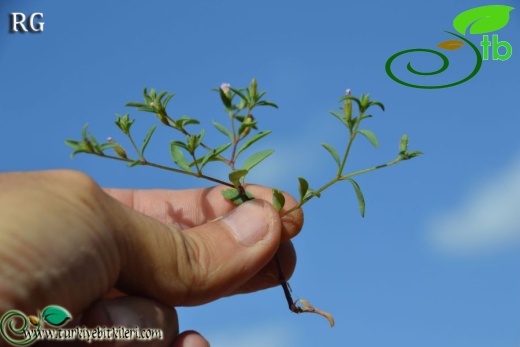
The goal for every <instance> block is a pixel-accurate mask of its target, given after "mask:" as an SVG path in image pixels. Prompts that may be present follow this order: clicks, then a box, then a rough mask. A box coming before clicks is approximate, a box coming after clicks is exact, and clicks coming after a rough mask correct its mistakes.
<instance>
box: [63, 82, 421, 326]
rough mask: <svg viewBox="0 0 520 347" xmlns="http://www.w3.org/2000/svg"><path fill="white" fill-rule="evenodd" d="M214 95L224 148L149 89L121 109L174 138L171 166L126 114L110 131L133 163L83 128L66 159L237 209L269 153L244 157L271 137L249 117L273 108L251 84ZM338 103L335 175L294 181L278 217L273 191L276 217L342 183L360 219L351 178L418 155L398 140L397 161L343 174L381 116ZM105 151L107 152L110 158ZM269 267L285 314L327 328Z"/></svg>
mask: <svg viewBox="0 0 520 347" xmlns="http://www.w3.org/2000/svg"><path fill="white" fill-rule="evenodd" d="M214 90H215V91H216V92H217V93H218V94H219V96H220V99H221V101H222V103H223V105H224V109H225V111H226V113H227V116H228V124H229V125H228V126H226V125H223V124H221V122H217V121H213V126H214V127H215V128H216V129H217V130H218V131H219V132H220V133H222V134H223V135H224V138H225V141H224V143H222V144H218V145H216V146H213V145H209V144H207V143H205V142H204V136H205V130H204V129H201V130H200V131H198V132H192V131H191V130H189V129H191V128H192V127H195V126H196V125H199V124H200V122H199V120H197V119H194V118H190V117H188V116H182V117H180V118H177V119H174V118H172V117H171V116H170V115H169V114H168V113H167V110H166V108H167V105H168V103H169V102H170V100H171V99H172V97H173V96H174V94H172V93H168V92H167V91H163V92H161V93H157V92H156V91H155V90H154V89H151V90H150V91H148V90H147V89H146V88H145V89H144V91H143V96H144V102H130V103H128V104H127V106H130V107H135V108H137V110H138V111H143V112H149V113H152V114H155V115H156V117H157V118H158V119H159V121H160V123H161V124H163V125H164V126H166V127H168V128H171V129H172V130H173V131H174V132H176V133H177V134H180V135H181V139H180V140H179V139H178V138H179V137H178V136H176V137H175V139H174V140H171V142H170V145H169V151H170V155H171V158H172V160H173V162H174V163H175V166H168V165H163V164H159V163H154V162H151V161H149V160H147V159H146V157H145V150H146V148H147V146H148V143H149V142H150V139H151V137H152V136H153V134H154V132H155V130H156V128H157V125H154V126H153V127H151V128H150V130H149V131H148V133H147V134H146V136H145V138H144V140H143V142H142V144H141V146H140V147H138V146H137V144H136V142H135V140H134V138H133V136H132V134H131V127H132V125H133V124H134V121H135V119H130V116H129V114H125V115H124V116H121V115H118V114H117V115H116V125H117V127H118V128H119V129H120V130H121V131H122V132H123V134H124V135H125V136H126V137H127V138H128V141H129V144H130V145H131V147H132V148H133V151H134V152H135V155H134V157H130V156H129V155H128V152H127V151H126V150H125V149H124V147H123V146H122V145H121V144H119V143H118V142H116V141H115V140H114V139H112V138H108V140H107V142H105V143H99V142H98V141H97V140H96V138H95V137H94V135H92V134H90V133H87V125H85V126H84V127H83V131H82V138H81V140H79V141H74V140H67V141H66V144H67V145H68V146H70V147H71V148H72V149H73V150H74V152H73V153H72V155H75V154H77V153H90V154H94V155H98V156H101V157H105V158H110V159H115V160H119V161H124V162H127V163H128V166H130V167H133V166H137V165H142V166H152V167H156V168H159V169H163V170H168V171H172V172H176V173H179V174H183V175H190V176H194V177H197V178H202V179H205V180H209V181H212V182H215V183H218V184H221V185H224V186H227V187H228V188H227V189H225V190H223V191H222V195H223V197H224V198H225V199H227V200H229V201H231V202H233V203H234V204H235V205H239V204H241V203H243V202H245V201H247V200H250V199H254V196H253V194H251V192H249V191H247V186H246V178H247V175H248V174H249V173H250V172H251V171H252V170H253V169H254V168H255V167H256V166H257V165H259V164H260V163H261V162H263V161H264V160H265V159H267V158H268V157H269V156H270V155H271V154H272V153H273V152H274V150H272V149H269V150H263V151H259V152H255V153H253V154H248V155H247V156H246V153H248V152H250V150H251V147H253V145H255V144H256V143H257V142H258V141H260V140H262V139H264V138H265V137H266V136H268V135H269V134H270V133H271V131H266V130H264V131H258V123H259V119H260V118H261V117H258V116H254V115H253V110H254V111H255V114H257V111H258V112H259V110H260V108H261V107H274V108H278V106H277V105H276V104H274V103H272V102H270V101H268V100H264V99H263V98H264V96H265V92H264V91H262V92H259V91H258V87H257V82H256V80H255V79H253V80H252V81H251V83H250V84H249V86H248V87H246V88H239V89H235V88H233V87H231V86H230V85H229V84H226V83H223V84H222V85H221V86H220V88H217V89H214ZM340 102H341V107H340V110H339V112H336V111H332V112H331V114H332V115H333V116H334V117H336V118H337V119H338V120H339V121H340V122H341V123H342V124H343V125H344V126H345V127H346V129H347V131H348V132H347V134H348V136H347V140H346V145H345V148H344V150H343V151H342V152H340V153H342V154H341V155H340V154H339V153H338V151H337V150H336V149H335V148H334V147H332V146H331V145H329V144H327V143H323V144H322V146H323V147H324V148H325V149H326V151H328V152H329V154H330V155H331V157H332V159H333V160H334V161H335V163H336V164H337V171H336V172H335V173H333V174H331V177H330V180H329V181H328V182H327V183H326V184H324V185H323V186H321V187H318V188H311V186H310V185H309V183H308V181H307V180H306V179H305V178H303V177H298V190H299V200H298V204H297V205H296V206H294V207H292V208H290V209H288V210H286V211H284V212H281V211H282V208H283V207H284V204H285V198H284V195H283V194H282V193H281V191H280V190H278V189H275V188H273V189H272V203H273V206H274V207H275V208H276V210H277V211H279V212H280V216H281V217H283V216H286V215H288V214H290V213H292V212H294V211H296V210H298V209H300V208H301V207H302V206H303V205H305V204H306V203H307V202H309V201H310V200H312V199H313V198H315V197H318V198H319V197H320V196H321V194H322V193H323V192H324V191H325V190H327V189H328V188H330V187H331V186H333V185H334V184H335V183H338V182H340V181H348V182H350V183H351V184H352V186H353V188H354V192H355V194H356V196H357V199H358V202H359V208H360V212H361V215H362V216H364V214H365V200H364V197H363V193H362V191H361V188H360V187H359V185H358V183H357V182H356V181H355V180H354V179H353V177H354V176H357V175H360V174H363V173H367V172H370V171H374V170H378V169H381V168H384V167H388V166H391V165H394V164H397V163H398V162H400V161H403V160H408V159H411V158H414V157H416V156H418V155H420V154H421V152H419V151H412V152H409V151H408V137H407V136H406V135H403V137H402V138H401V141H400V146H399V152H398V155H397V157H396V158H395V159H394V160H392V161H389V162H387V163H384V164H381V165H376V166H373V167H370V168H366V169H363V170H359V171H355V172H350V173H345V168H346V164H347V160H348V157H349V155H350V151H351V148H352V145H353V142H354V140H355V139H356V138H357V136H358V135H362V136H364V137H365V138H366V139H367V140H368V141H370V143H371V144H372V145H374V146H375V147H378V146H379V143H378V140H377V137H376V135H375V134H374V133H373V132H372V131H370V130H366V129H360V125H361V123H362V122H363V121H364V120H365V119H368V118H370V117H372V115H370V114H368V113H367V111H368V110H369V109H370V108H371V107H372V106H377V107H379V108H380V109H382V110H383V111H384V106H383V104H382V103H380V102H377V101H372V100H370V98H369V95H362V96H361V97H360V98H356V97H354V96H352V95H350V90H347V92H346V95H344V96H342V97H341V98H340ZM353 105H356V106H357V111H358V112H357V115H354V113H353ZM110 151H113V154H112V153H111V152H110ZM243 157H245V159H243ZM213 162H220V163H222V164H224V165H227V166H228V167H229V174H228V177H225V178H222V177H214V176H213V175H212V174H211V173H209V172H208V168H209V167H210V163H213ZM239 163H240V164H239ZM275 261H276V264H277V266H278V274H277V275H276V277H277V278H278V280H279V282H280V285H281V286H282V288H283V290H284V294H285V297H286V299H287V302H288V305H289V309H290V310H291V311H292V312H295V313H302V312H314V313H318V314H321V315H323V316H325V317H326V318H327V319H328V320H329V322H330V324H331V326H333V325H334V320H333V318H332V316H331V315H330V314H328V313H326V312H323V311H321V310H318V309H316V308H314V307H313V306H312V305H311V304H310V303H309V302H308V301H307V300H304V299H298V300H296V301H295V300H293V298H292V296H291V289H290V286H289V284H288V283H287V281H286V278H285V275H284V274H283V271H282V269H281V266H280V261H279V259H278V254H277V255H276V256H275Z"/></svg>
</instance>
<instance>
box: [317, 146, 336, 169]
mask: <svg viewBox="0 0 520 347" xmlns="http://www.w3.org/2000/svg"><path fill="white" fill-rule="evenodd" d="M321 145H322V146H323V147H324V148H325V149H326V150H327V151H329V153H330V154H331V155H332V158H334V160H335V161H336V164H338V167H339V166H341V162H340V160H339V155H338V152H337V151H336V149H335V148H334V147H332V146H331V145H329V144H327V143H322V144H321Z"/></svg>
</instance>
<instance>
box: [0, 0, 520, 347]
mask: <svg viewBox="0 0 520 347" xmlns="http://www.w3.org/2000/svg"><path fill="white" fill-rule="evenodd" d="M490 4H501V5H508V6H512V7H515V8H516V9H515V10H513V11H511V12H510V20H509V23H508V24H507V26H505V27H504V28H502V29H500V30H499V31H497V32H493V33H490V35H491V34H498V36H499V40H501V41H507V42H509V44H510V45H511V46H512V48H513V54H512V56H511V57H510V58H509V59H508V60H506V61H494V60H491V59H489V60H487V61H483V63H482V67H481V69H480V71H479V72H478V74H477V75H476V76H475V77H473V78H472V79H471V80H469V81H467V82H465V83H463V84H460V85H458V86H454V87H450V88H444V89H418V88H411V87H406V86H403V85H401V84H398V83H396V82H395V81H393V80H392V79H391V78H390V77H389V76H388V75H387V74H386V72H385V63H386V61H387V59H388V58H389V57H390V56H392V55H393V54H395V53H397V52H399V51H402V50H406V49H411V48H429V49H435V47H436V45H437V44H438V43H440V42H442V41H446V40H450V39H454V37H453V36H451V35H449V34H447V33H445V32H444V30H447V31H453V32H454V31H455V30H454V29H453V26H452V21H453V19H454V18H455V17H456V16H457V14H459V13H461V12H463V11H465V10H469V9H471V8H474V7H478V6H484V5H490ZM12 12H24V13H27V14H30V13H34V12H42V13H43V15H44V17H43V19H42V21H43V22H45V25H44V31H43V32H41V33H24V34H22V33H9V23H8V19H9V17H8V14H9V13H12ZM466 36H467V37H468V38H469V40H470V41H471V42H473V43H474V44H475V45H476V46H477V47H478V48H479V49H480V46H479V42H480V41H481V39H482V35H469V34H467V35H466ZM519 50H520V2H519V1H518V0H503V1H501V2H500V3H489V2H486V1H482V0H474V1H469V0H462V1H457V2H453V1H448V0H439V1H430V2H417V1H411V0H396V1H347V0H344V1H337V0H331V1H307V0H300V1H274V0H265V1H262V2H259V1H254V2H253V1H243V0H242V1H238V0H222V1H208V0H205V1H165V0H149V1H136V0H125V1H122V0H113V1H99V0H89V1H84V0H76V1H56V0H38V1H36V0H2V1H1V2H0V95H1V98H2V102H1V103H0V115H1V117H2V123H1V124H0V148H1V149H0V153H1V154H2V161H1V163H0V170H1V171H25V170H42V169H57V168H68V169H75V170H82V171H84V172H86V173H88V174H89V175H91V176H92V177H93V178H94V179H95V180H96V181H97V182H98V183H99V184H101V185H102V186H111V187H125V188H129V187H133V188H168V189H182V188H188V187H197V186H200V185H207V183H203V182H199V181H197V180H195V179H192V178H189V177H188V178H184V177H179V176H178V175H177V176H176V175H173V176H172V174H171V173H166V172H160V171H157V170H154V169H151V168H146V167H136V168H132V169H130V168H127V167H126V166H125V165H124V164H122V163H118V162H111V161H109V160H104V159H101V158H97V157H90V156H87V155H78V156H77V157H76V158H75V159H74V160H70V158H69V154H70V150H69V148H67V147H66V146H65V145H64V140H65V139H67V138H78V137H79V135H80V130H81V127H82V126H83V124H85V123H87V122H88V123H90V130H91V131H92V132H93V133H94V134H95V135H97V137H98V138H99V139H103V138H106V137H107V136H112V137H114V138H116V140H121V142H123V143H124V139H123V138H122V135H121V134H120V133H118V132H117V129H116V128H115V126H114V123H113V121H114V119H115V118H114V114H115V113H125V112H131V115H132V116H135V117H137V121H136V124H135V125H134V127H135V128H139V129H140V130H139V131H138V134H141V136H142V135H144V133H145V132H146V130H147V129H148V127H150V126H151V124H154V121H155V118H154V117H153V115H150V114H139V113H136V112H135V111H134V110H133V109H128V108H125V107H124V104H125V103H126V102H128V101H139V100H140V99H141V95H142V94H141V91H142V89H143V88H144V87H145V86H146V87H149V88H152V87H154V88H157V89H159V90H165V89H166V90H169V91H172V92H175V93H176V96H175V97H174V99H173V100H172V101H171V102H170V107H169V112H170V114H171V115H172V116H173V117H178V116H181V115H183V114H188V115H190V116H192V117H196V118H199V119H200V120H202V121H203V122H204V123H206V124H209V123H210V122H211V120H213V119H215V120H218V119H219V118H220V117H222V119H225V117H226V115H225V113H224V112H223V111H222V106H221V104H220V102H219V99H218V95H217V94H216V93H214V92H212V91H211V88H214V87H218V86H220V84H221V83H222V82H228V83H231V85H232V86H235V87H241V86H244V85H245V84H246V83H248V82H249V81H250V79H251V78H252V77H256V78H257V80H258V83H259V88H260V89H262V90H266V91H267V95H266V96H267V98H268V99H269V100H272V101H274V102H276V103H278V104H279V106H280V109H279V110H260V111H259V112H258V114H257V117H258V118H260V124H259V126H260V127H261V128H262V129H271V130H273V134H271V135H269V137H267V138H265V139H264V143H263V144H259V147H262V146H263V147H262V148H274V149H277V152H276V153H275V154H274V155H273V156H272V157H271V158H269V159H267V161H266V162H265V166H264V168H263V169H262V168H259V170H258V171H257V172H256V173H255V174H254V175H253V176H252V179H254V181H255V182H257V183H260V184H265V185H272V186H276V187H278V188H280V189H283V190H286V191H288V192H290V193H292V194H297V188H296V187H297V184H296V182H297V181H296V177H297V176H304V177H306V178H307V179H308V180H309V182H310V183H311V186H318V185H319V184H323V183H324V182H326V180H327V179H328V178H329V176H328V175H332V174H333V172H334V163H333V161H332V159H331V158H330V157H329V156H328V154H327V153H326V152H325V151H324V149H323V148H322V147H321V146H320V143H321V142H329V143H332V144H334V145H335V146H337V147H341V146H343V145H344V143H345V140H346V134H345V130H344V128H342V127H341V126H340V123H338V122H337V120H336V119H334V118H333V117H331V116H330V115H328V111H329V110H334V109H336V108H337V107H338V106H339V103H338V102H337V100H338V98H339V97H340V96H342V95H343V94H344V93H345V89H346V88H350V89H351V90H352V93H353V94H354V95H360V94H361V93H367V92H369V93H370V94H371V96H372V98H373V99H375V100H378V101H381V102H383V103H384V104H385V106H386V112H384V113H383V112H381V111H377V110H375V111H374V118H373V119H370V120H368V121H367V122H366V123H365V126H364V127H366V128H368V129H371V130H373V131H374V132H375V133H376V134H377V135H378V137H379V142H380V144H381V146H380V148H379V149H374V148H372V147H371V146H370V144H369V143H368V142H367V141H366V140H364V139H359V141H358V142H357V143H355V146H354V148H353V150H352V156H351V161H350V162H349V165H350V166H349V169H350V170H358V169H362V168H365V167H368V166H372V165H376V164H381V163H384V162H387V161H389V160H392V159H393V158H394V157H395V156H396V154H397V151H398V142H399V138H400V137H401V135H402V134H403V133H407V134H408V136H409V138H410V146H411V148H412V149H419V150H422V151H423V152H424V153H425V154H424V156H421V157H419V158H417V159H414V160H412V161H408V162H404V163H400V164H399V165H397V166H394V167H391V168H388V169H384V170H379V171H376V172H372V173H369V174H367V175H364V176H361V177H359V179H358V182H359V184H360V185H361V187H362V189H363V191H364V193H365V199H366V208H367V211H366V216H365V218H361V217H360V215H359V211H358V207H357V201H356V196H355V194H354V192H353V190H352V187H351V186H350V185H349V184H340V185H338V186H337V187H336V188H334V189H333V190H332V191H328V192H326V193H325V194H324V195H323V196H322V198H321V199H320V200H317V201H313V202H311V203H309V204H308V205H307V206H306V208H305V216H306V222H305V226H304V229H303V231H302V233H301V234H300V235H299V236H298V237H297V238H296V239H295V240H294V243H295V245H296V248H297V252H298V265H297V270H296V273H295V275H294V277H293V279H292V280H291V285H292V287H293V289H294V295H295V297H303V298H306V299H308V300H310V301H311V302H312V303H313V304H314V305H315V306H317V307H320V308H322V309H324V310H327V311H330V312H331V313H332V314H333V315H334V317H335V319H336V327H334V328H332V329H331V328H330V327H329V326H328V324H327V322H326V321H325V320H324V319H322V318H320V317H319V316H315V315H301V316H297V315H294V314H292V313H290V312H289V311H288V310H287V307H286V304H285V301H284V297H283V293H282V290H281V288H273V289H270V290H267V291H264V292H259V293H255V294H251V295H242V296H236V297H232V298H226V299H222V300H219V301H217V302H214V303H211V304H208V305H205V306H202V307H195V308H181V309H179V314H180V319H181V329H196V330H199V331H201V332H203V333H204V334H205V335H206V336H207V337H208V338H209V339H210V341H212V342H213V345H212V346H216V347H220V346H222V347H223V346H227V347H242V346H248V347H256V346H272V347H278V346H280V347H281V346H291V347H299V346H304V347H306V346H359V347H380V346H399V347H401V346H410V347H417V346H421V347H438V346H446V347H488V346H489V347H518V346H520V313H519V312H520V141H519V136H518V129H519V126H520V106H519V103H518V99H519V95H520V94H519V91H520V55H519V54H518V52H519ZM443 52H444V53H445V54H446V55H447V57H448V58H449V59H450V67H449V68H448V70H447V71H446V72H444V73H443V74H442V75H439V76H432V77H431V78H432V79H431V80H422V79H419V78H418V77H417V76H411V77H410V78H411V79H410V80H411V81H414V82H419V81H436V82H439V83H451V82H453V81H456V80H458V79H460V78H461V77H462V78H463V77H464V76H465V75H467V74H469V72H471V70H472V69H473V66H474V62H475V58H474V56H473V55H472V51H471V49H470V47H469V46H468V45H465V46H464V47H463V48H461V49H460V50H454V51H443ZM501 52H504V51H503V50H502V51H501ZM407 59H408V58H407ZM410 59H411V60H412V59H413V61H414V67H417V69H424V70H428V69H430V70H431V69H432V67H434V68H438V67H439V66H440V59H434V58H431V57H429V56H427V55H426V54H422V53H417V55H415V56H414V58H410ZM401 63H403V64H406V60H403V61H401ZM396 64H397V60H396ZM403 66H404V65H402V66H401V67H396V73H397V72H402V73H404V68H403ZM403 76H404V77H405V76H406V75H403ZM425 78H427V77H425ZM428 83H429V82H425V84H428ZM207 127H208V137H207V141H208V142H209V143H213V144H215V145H217V144H219V141H222V136H221V134H219V133H217V132H216V131H214V129H211V126H209V125H208V126H207ZM169 139H171V136H170V133H169V132H168V131H167V129H161V131H158V134H157V138H155V139H152V142H151V143H150V145H149V149H148V151H149V152H150V153H151V154H150V155H153V156H154V157H155V159H156V160H157V161H160V162H163V163H165V164H173V163H171V160H170V159H169V154H168V151H167V143H168V141H169ZM215 174H216V175H221V174H223V171H222V170H221V169H219V168H217V167H216V166H215ZM50 232H51V231H50Z"/></svg>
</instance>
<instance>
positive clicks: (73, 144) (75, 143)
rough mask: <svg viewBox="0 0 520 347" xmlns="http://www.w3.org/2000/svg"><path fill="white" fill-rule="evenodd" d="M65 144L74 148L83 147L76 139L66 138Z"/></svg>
mask: <svg viewBox="0 0 520 347" xmlns="http://www.w3.org/2000/svg"><path fill="white" fill-rule="evenodd" d="M65 144H66V145H67V146H69V147H70V148H72V149H78V148H80V147H81V146H80V142H78V141H75V140H65Z"/></svg>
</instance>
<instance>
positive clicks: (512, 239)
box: [430, 157, 520, 255]
mask: <svg viewBox="0 0 520 347" xmlns="http://www.w3.org/2000/svg"><path fill="white" fill-rule="evenodd" d="M430 236H431V237H432V240H433V242H434V244H435V246H436V247H437V248H438V249H440V250H441V251H445V252H448V253H452V254H457V255H471V254H476V253H484V252H490V251H496V250H498V249H502V248H503V247H504V246H507V245H510V244H515V243H517V241H519V240H520V157H519V158H516V160H514V161H513V162H512V163H511V164H510V165H509V166H508V167H505V168H503V169H502V170H500V171H498V172H496V173H495V174H493V175H492V176H490V177H488V178H487V179H486V180H484V181H483V182H482V183H481V184H480V185H478V186H477V187H475V189H474V190H473V191H472V193H470V194H468V195H467V196H466V197H465V199H464V201H463V202H462V204H460V205H459V206H455V207H454V208H452V209H451V210H450V211H449V212H446V213H444V214H442V215H440V216H437V217H436V218H435V219H434V220H433V222H432V223H431V224H430Z"/></svg>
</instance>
